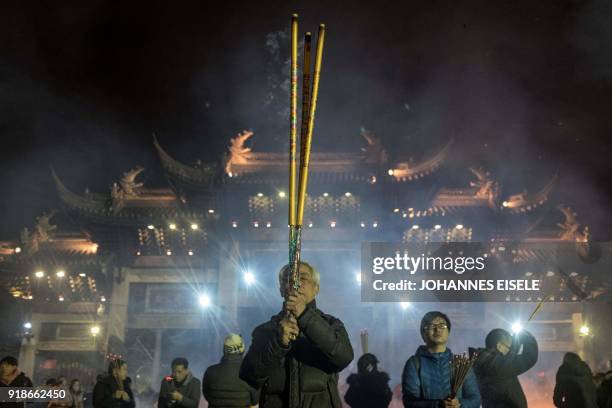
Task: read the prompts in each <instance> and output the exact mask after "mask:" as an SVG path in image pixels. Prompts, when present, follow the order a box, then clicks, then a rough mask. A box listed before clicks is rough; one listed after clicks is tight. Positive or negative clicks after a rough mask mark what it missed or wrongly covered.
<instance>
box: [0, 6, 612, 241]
mask: <svg viewBox="0 0 612 408" xmlns="http://www.w3.org/2000/svg"><path fill="white" fill-rule="evenodd" d="M2 3H3V4H2V6H1V10H0V33H1V34H0V135H1V138H2V139H1V140H2V145H1V146H2V154H1V160H0V170H1V174H2V183H3V189H2V200H0V239H15V238H17V237H18V232H19V230H20V229H22V228H23V227H25V226H31V224H32V223H33V222H34V218H35V217H36V216H37V215H39V214H40V213H42V212H43V211H46V210H49V209H52V208H57V207H58V205H59V203H58V199H57V197H56V193H55V187H54V185H53V183H52V179H51V176H50V170H49V168H50V165H53V166H54V167H55V169H56V170H57V172H58V174H59V175H60V177H61V178H62V179H63V180H64V182H65V183H66V184H67V185H68V186H69V187H70V188H71V189H72V190H74V191H78V192H81V191H83V189H84V188H85V187H90V188H91V190H92V191H97V192H106V191H108V188H109V186H110V185H111V183H112V182H113V181H117V180H118V179H119V178H120V177H121V174H122V173H123V172H124V171H127V170H128V169H130V168H131V167H134V166H136V165H143V166H145V167H146V168H147V170H146V171H145V173H144V174H143V177H142V179H143V180H144V182H145V184H146V185H148V186H162V185H163V178H162V177H161V169H160V165H159V161H158V159H157V157H156V155H155V151H154V149H153V146H152V135H153V134H155V135H156V136H157V137H158V139H159V140H160V142H161V144H162V146H163V147H164V148H165V149H166V150H167V151H168V152H170V153H171V154H172V155H173V156H175V157H176V158H179V159H181V160H183V161H185V162H193V161H195V160H196V159H198V158H201V159H203V160H205V161H206V160H208V161H212V160H216V161H219V160H221V157H222V154H223V153H224V151H225V148H226V146H227V144H228V142H229V138H230V137H232V136H233V135H235V134H236V133H237V132H239V131H241V130H243V129H253V130H254V131H255V136H254V138H253V148H254V150H256V151H266V150H268V151H270V150H277V151H278V150H280V149H281V148H284V146H285V143H286V134H287V128H288V119H287V115H286V110H287V105H288V98H287V95H286V89H285V88H284V85H286V82H285V80H286V77H287V72H286V69H285V65H284V64H285V61H286V58H287V55H288V47H289V44H288V40H287V33H288V31H287V28H288V25H289V19H290V15H291V13H292V12H298V13H299V14H300V32H304V31H306V30H312V31H313V32H316V28H317V24H318V23H319V22H324V23H326V25H327V38H326V48H325V55H324V61H323V72H322V79H321V88H320V95H319V106H318V111H317V121H316V125H315V141H314V145H313V149H315V150H319V151H330V150H339V151H357V150H358V148H359V147H360V146H362V144H363V143H362V141H361V138H360V136H359V133H360V128H362V127H363V128H366V129H368V130H371V131H373V132H374V133H376V134H377V135H378V136H380V137H381V138H382V139H383V143H384V144H385V145H386V146H387V148H388V150H391V151H392V152H393V154H392V157H393V158H395V159H404V160H405V159H407V158H408V157H411V156H414V157H415V159H418V158H420V157H422V156H423V155H424V154H427V153H428V152H433V151H435V150H436V149H438V148H439V147H440V146H442V145H443V144H445V143H446V141H448V140H449V139H450V138H454V139H455V141H456V143H455V147H454V149H455V150H454V152H455V153H454V158H455V159H457V160H460V161H463V162H465V163H466V167H467V165H474V164H475V165H482V166H485V167H487V168H489V169H491V170H492V171H493V173H494V174H495V175H498V176H499V177H500V178H502V179H504V178H505V179H511V180H512V183H515V184H516V185H517V186H524V187H526V188H529V189H535V188H538V187H539V186H541V185H542V184H543V183H545V182H546V181H547V180H548V179H549V178H550V177H551V175H552V174H554V172H555V171H558V172H559V175H560V176H561V183H560V184H559V187H558V188H559V190H560V191H561V194H562V195H563V198H564V200H565V201H566V202H567V203H569V204H572V205H575V206H576V207H577V208H578V211H579V215H580V214H582V215H584V217H588V221H589V222H591V223H592V224H600V225H605V223H610V221H608V220H607V217H605V215H606V210H607V209H608V208H609V207H610V204H611V203H612V198H611V197H612V188H611V187H610V185H611V183H610V181H611V177H610V176H611V174H612V171H611V166H610V157H611V152H610V150H611V149H610V145H611V142H610V135H612V2H610V1H608V0H594V1H581V0H574V1H567V0H565V1H564V0H555V1H550V0H538V1H533V0H530V1H517V0H512V1H480V2H474V1H448V2H443V1H426V2H397V1H389V2H385V1H371V2H361V3H358V2H330V1H308V2H299V3H298V2H289V1H282V2H281V1H278V2H276V1H275V2H271V1H266V2H258V1H249V2H240V1H231V2H230V1H227V2H214V3H212V2H211V5H207V4H206V2H202V1H197V2H187V1H183V2H168V1H163V2H162V1H158V2H154V1H147V2H136V1H129V2H126V1H116V2H110V1H95V0H94V1H87V2H84V1H70V2H66V1H41V2H25V1H4V2H2ZM213 4H214V5H213ZM516 192H520V190H518V191H516ZM611 236H612V233H608V236H607V237H606V238H610V237H611Z"/></svg>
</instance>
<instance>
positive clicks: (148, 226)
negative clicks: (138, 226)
mask: <svg viewBox="0 0 612 408" xmlns="http://www.w3.org/2000/svg"><path fill="white" fill-rule="evenodd" d="M147 228H148V229H150V230H154V229H155V225H152V224H150V225H147Z"/></svg>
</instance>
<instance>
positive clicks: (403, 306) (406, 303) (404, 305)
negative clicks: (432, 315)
mask: <svg viewBox="0 0 612 408" xmlns="http://www.w3.org/2000/svg"><path fill="white" fill-rule="evenodd" d="M400 307H401V308H402V310H406V309H408V308H409V307H410V302H400Z"/></svg>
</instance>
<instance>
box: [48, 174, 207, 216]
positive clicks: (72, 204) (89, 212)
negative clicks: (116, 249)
mask: <svg viewBox="0 0 612 408" xmlns="http://www.w3.org/2000/svg"><path fill="white" fill-rule="evenodd" d="M51 171H52V174H53V178H54V180H55V184H56V186H57V190H58V193H59V195H60V199H61V200H62V202H63V203H64V204H65V205H66V207H67V208H68V209H69V210H72V211H76V212H77V213H78V214H79V215H81V216H82V217H84V218H86V219H88V220H90V221H92V222H94V223H100V224H111V225H118V226H142V225H147V224H149V223H151V222H154V221H155V220H160V219H161V220H179V219H188V220H192V221H196V220H197V221H203V220H204V219H206V216H205V215H204V214H203V213H197V212H193V211H185V210H182V209H179V208H175V207H160V208H157V207H125V208H122V209H120V210H118V211H116V210H114V209H113V208H112V205H111V203H110V200H97V199H93V198H87V197H82V196H80V195H78V194H75V193H73V192H72V191H70V190H69V189H68V188H67V187H66V186H65V185H64V184H63V183H62V181H61V180H60V179H59V177H58V176H57V174H56V173H55V170H53V169H51Z"/></svg>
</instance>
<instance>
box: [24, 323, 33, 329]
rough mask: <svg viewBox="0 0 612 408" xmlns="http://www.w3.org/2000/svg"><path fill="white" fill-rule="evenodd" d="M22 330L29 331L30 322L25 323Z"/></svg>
mask: <svg viewBox="0 0 612 408" xmlns="http://www.w3.org/2000/svg"><path fill="white" fill-rule="evenodd" d="M23 327H24V329H27V330H30V329H31V328H32V323H30V322H25V323H24V324H23Z"/></svg>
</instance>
